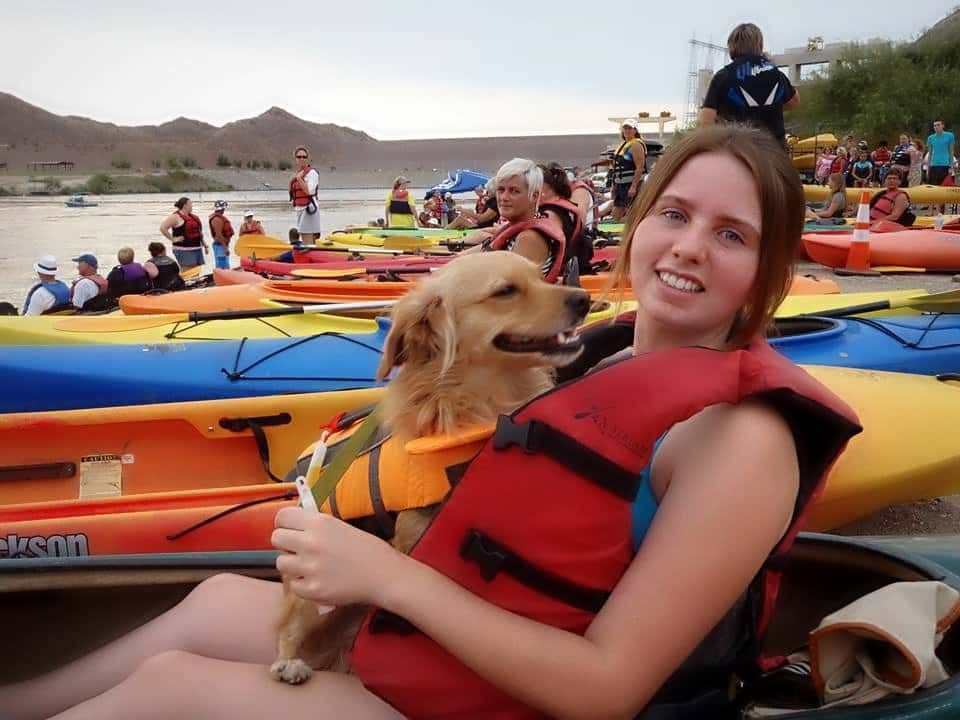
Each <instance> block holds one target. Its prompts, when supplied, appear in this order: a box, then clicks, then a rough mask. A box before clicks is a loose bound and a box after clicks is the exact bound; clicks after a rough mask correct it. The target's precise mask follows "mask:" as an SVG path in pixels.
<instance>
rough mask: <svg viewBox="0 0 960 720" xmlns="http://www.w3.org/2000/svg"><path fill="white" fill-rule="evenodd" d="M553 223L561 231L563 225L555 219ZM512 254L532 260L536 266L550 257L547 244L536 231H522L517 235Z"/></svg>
mask: <svg viewBox="0 0 960 720" xmlns="http://www.w3.org/2000/svg"><path fill="white" fill-rule="evenodd" d="M555 221H556V223H557V224H558V225H559V227H560V228H561V230H562V229H563V224H562V223H561V222H560V220H559V219H558V218H557V219H556V220H555ZM512 252H515V253H516V254H517V255H522V256H523V257H525V258H527V260H532V261H533V262H535V263H536V264H537V265H542V264H543V263H545V262H546V261H547V258H548V257H549V256H550V246H549V245H548V244H547V241H546V240H545V239H544V237H543V235H541V234H540V233H538V232H537V231H536V230H524V231H523V232H522V233H520V234H519V235H517V239H516V242H514V244H513V250H512Z"/></svg>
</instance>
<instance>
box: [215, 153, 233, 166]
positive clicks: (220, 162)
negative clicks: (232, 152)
mask: <svg viewBox="0 0 960 720" xmlns="http://www.w3.org/2000/svg"><path fill="white" fill-rule="evenodd" d="M217 167H230V158H228V157H227V156H226V154H225V153H220V154H219V155H217Z"/></svg>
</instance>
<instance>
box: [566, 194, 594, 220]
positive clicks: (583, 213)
mask: <svg viewBox="0 0 960 720" xmlns="http://www.w3.org/2000/svg"><path fill="white" fill-rule="evenodd" d="M570 199H571V200H572V201H573V204H574V205H576V206H577V214H578V215H579V216H580V222H581V223H585V222H587V213H588V212H589V211H590V205H591V203H592V202H593V198H592V197H591V196H590V193H589V191H587V190H586V189H585V188H583V187H578V188H577V189H576V190H574V191H573V195H571V196H570Z"/></svg>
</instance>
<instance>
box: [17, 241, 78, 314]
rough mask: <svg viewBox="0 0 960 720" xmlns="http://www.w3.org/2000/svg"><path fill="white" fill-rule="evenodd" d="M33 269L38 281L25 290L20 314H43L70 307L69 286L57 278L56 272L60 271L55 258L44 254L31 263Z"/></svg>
mask: <svg viewBox="0 0 960 720" xmlns="http://www.w3.org/2000/svg"><path fill="white" fill-rule="evenodd" d="M33 271H34V272H35V273H37V278H39V281H38V282H36V283H35V284H34V285H33V287H31V288H30V290H29V291H28V292H27V297H26V299H25V300H24V301H23V310H22V311H21V314H23V315H43V314H46V313H50V312H58V311H60V310H64V309H66V308H68V307H72V304H71V303H70V288H68V287H67V285H66V283H64V282H63V281H62V280H57V273H58V272H60V267H59V266H58V265H57V258H55V257H54V256H53V255H44V256H43V257H41V258H39V259H38V260H37V261H36V262H35V263H34V264H33Z"/></svg>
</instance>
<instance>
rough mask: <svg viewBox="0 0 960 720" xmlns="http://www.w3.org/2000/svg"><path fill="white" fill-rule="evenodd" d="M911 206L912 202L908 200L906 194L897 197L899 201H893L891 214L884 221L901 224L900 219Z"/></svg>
mask: <svg viewBox="0 0 960 720" xmlns="http://www.w3.org/2000/svg"><path fill="white" fill-rule="evenodd" d="M909 206H910V201H909V200H908V199H907V196H906V194H904V193H901V194H899V195H897V199H896V200H894V201H893V207H892V208H891V209H890V214H889V215H887V216H886V217H885V218H881V219H882V220H892V221H893V222H900V218H901V216H902V215H903V213H904V212H905V211H906V209H907V208H908V207H909Z"/></svg>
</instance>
